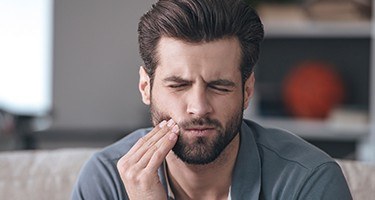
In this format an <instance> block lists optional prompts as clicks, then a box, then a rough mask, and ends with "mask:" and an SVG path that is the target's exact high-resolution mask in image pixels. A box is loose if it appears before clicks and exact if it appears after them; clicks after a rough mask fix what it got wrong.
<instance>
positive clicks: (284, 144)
mask: <svg viewBox="0 0 375 200" xmlns="http://www.w3.org/2000/svg"><path fill="white" fill-rule="evenodd" d="M245 123H246V125H247V126H248V129H247V130H248V132H249V133H247V134H251V133H252V135H253V136H254V140H255V143H256V145H257V150H258V153H259V159H260V162H261V171H262V193H263V195H264V197H267V198H266V199H268V198H269V199H311V198H312V199H337V197H340V198H338V199H350V192H349V189H348V186H347V183H346V180H345V178H344V175H343V173H342V171H341V168H340V166H339V165H338V164H337V163H336V162H335V161H334V160H333V159H332V158H331V157H330V156H328V155H327V154H326V153H324V152H323V151H321V150H320V149H318V148H317V147H315V146H313V145H311V144H309V143H308V142H306V141H304V140H303V139H301V138H300V137H298V136H296V135H294V134H293V133H290V132H289V131H286V130H281V129H276V128H266V127H263V126H261V125H259V124H257V123H255V122H252V121H248V120H246V121H245ZM273 191H287V192H285V193H274V192H273Z"/></svg>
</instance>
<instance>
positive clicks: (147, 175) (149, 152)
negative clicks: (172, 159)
mask: <svg viewBox="0 0 375 200" xmlns="http://www.w3.org/2000/svg"><path fill="white" fill-rule="evenodd" d="M178 132H179V127H178V126H177V125H176V124H175V122H174V121H173V120H172V119H170V120H169V121H168V122H166V121H162V122H161V123H160V124H159V125H158V126H156V127H155V128H154V129H152V130H151V131H150V132H149V133H148V134H147V135H145V136H144V137H142V138H141V139H139V140H138V142H137V143H136V144H135V145H134V146H133V147H132V148H131V149H130V151H129V152H128V153H127V154H126V155H124V156H123V157H122V158H121V159H120V160H119V161H118V162H117V169H118V171H119V173H120V176H121V179H122V182H123V183H124V185H125V189H126V192H127V194H128V196H129V199H132V200H138V199H139V200H141V199H142V200H147V199H153V200H158V199H162V200H165V199H167V194H166V192H165V191H164V189H163V186H162V184H161V182H160V179H159V176H158V168H159V167H160V165H161V164H162V163H163V161H164V159H165V157H166V156H167V154H168V152H169V151H170V150H171V149H172V148H173V146H174V145H175V144H176V141H177V137H178Z"/></svg>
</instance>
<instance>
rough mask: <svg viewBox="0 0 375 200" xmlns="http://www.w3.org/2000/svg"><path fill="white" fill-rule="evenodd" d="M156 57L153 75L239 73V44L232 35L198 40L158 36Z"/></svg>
mask: <svg viewBox="0 0 375 200" xmlns="http://www.w3.org/2000/svg"><path fill="white" fill-rule="evenodd" d="M157 57H158V65H157V68H156V75H158V74H159V75H165V76H167V75H177V76H181V77H185V78H194V77H196V76H201V77H203V78H225V77H232V76H238V75H240V74H241V73H240V63H241V48H240V44H239V41H238V39H237V38H236V37H231V38H225V39H220V40H216V41H212V42H202V43H188V42H185V41H182V40H178V39H174V38H169V37H162V38H161V39H160V41H159V43H158V46H157Z"/></svg>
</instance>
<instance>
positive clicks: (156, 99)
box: [151, 90, 182, 120]
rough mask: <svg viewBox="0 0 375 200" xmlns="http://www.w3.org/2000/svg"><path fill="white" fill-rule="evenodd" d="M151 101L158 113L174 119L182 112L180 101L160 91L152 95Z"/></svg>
mask: <svg viewBox="0 0 375 200" xmlns="http://www.w3.org/2000/svg"><path fill="white" fill-rule="evenodd" d="M151 101H152V104H153V105H154V106H155V107H156V108H157V109H158V110H159V111H160V112H163V113H165V114H168V115H169V116H171V117H172V118H175V116H176V115H177V114H178V113H180V112H181V110H182V101H181V99H180V98H177V97H176V96H174V95H171V94H170V93H167V92H165V91H162V90H158V92H154V93H152V97H151ZM175 120H176V118H175Z"/></svg>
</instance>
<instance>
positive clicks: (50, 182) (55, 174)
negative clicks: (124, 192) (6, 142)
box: [0, 148, 375, 200]
mask: <svg viewBox="0 0 375 200" xmlns="http://www.w3.org/2000/svg"><path fill="white" fill-rule="evenodd" d="M97 150H98V149H94V148H92V149H91V148H71V149H58V150H33V151H13V152H12V151H6V152H1V153H0V199H6V200H8V199H9V200H21V199H22V200H23V199H28V200H33V199H35V200H44V199H45V200H51V199H54V200H59V199H62V200H63V199H64V200H66V199H69V198H70V193H71V190H72V188H73V185H74V182H75V180H76V178H77V175H78V173H79V170H80V168H81V167H82V165H83V164H84V163H85V161H86V160H87V159H88V158H89V157H90V156H91V155H92V154H93V153H94V152H95V151H97ZM337 161H338V163H339V164H340V166H341V167H342V169H343V172H344V174H345V177H346V178H347V181H348V183H349V187H350V189H351V192H352V195H353V199H358V200H367V199H368V200H370V199H375V165H370V164H366V163H362V162H358V161H349V160H337Z"/></svg>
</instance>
